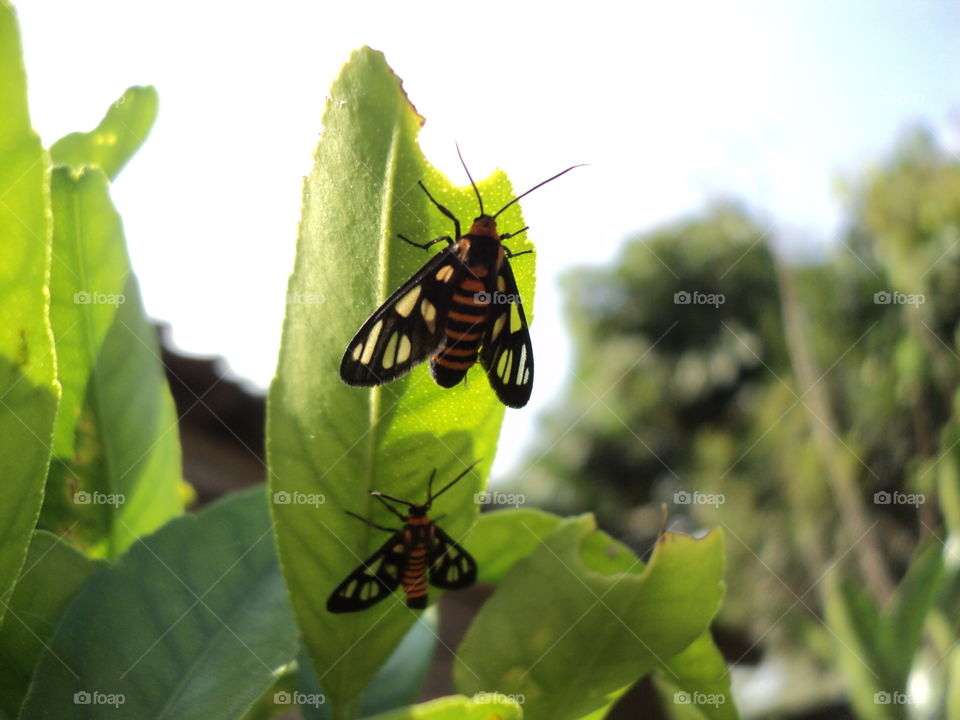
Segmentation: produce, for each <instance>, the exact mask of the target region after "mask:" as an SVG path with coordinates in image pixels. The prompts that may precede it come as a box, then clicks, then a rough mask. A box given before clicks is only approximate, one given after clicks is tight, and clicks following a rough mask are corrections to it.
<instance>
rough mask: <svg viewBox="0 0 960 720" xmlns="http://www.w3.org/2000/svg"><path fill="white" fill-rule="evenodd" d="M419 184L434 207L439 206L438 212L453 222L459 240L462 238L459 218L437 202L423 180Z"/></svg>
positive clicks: (418, 181)
mask: <svg viewBox="0 0 960 720" xmlns="http://www.w3.org/2000/svg"><path fill="white" fill-rule="evenodd" d="M417 184H418V185H419V186H420V189H421V190H423V191H424V192H425V193H426V194H427V197H428V198H430V202H432V203H433V204H434V205H436V206H437V210H439V211H440V212H442V213H443V214H444V215H446V216H447V217H448V218H450V219H451V220H452V221H453V229H454V232H455V233H456V235H457V238H460V237H461V233H460V221H459V220H457V216H456V215H454V214H453V213H452V212H450V211H449V210H447V209H446V208H445V207H444V206H443V205H441V204H440V203H438V202H437V201H436V199H435V198H434V197H433V195H431V194H430V191H429V190H427V186H426V185H424V184H423V181H422V180H417Z"/></svg>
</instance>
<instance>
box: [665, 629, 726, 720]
mask: <svg viewBox="0 0 960 720" xmlns="http://www.w3.org/2000/svg"><path fill="white" fill-rule="evenodd" d="M657 680H658V683H657V689H658V690H659V691H660V697H661V699H662V700H663V702H664V705H665V706H666V707H667V709H668V711H671V710H676V711H677V712H674V714H673V715H672V716H673V717H679V716H680V713H681V712H684V711H688V710H695V711H696V712H697V713H699V716H700V717H704V718H709V719H710V720H736V718H738V717H740V714H739V713H738V712H737V706H736V704H735V703H734V702H733V695H732V694H731V692H730V672H729V670H728V669H727V663H726V662H725V661H724V659H723V656H722V655H721V654H720V651H719V650H718V649H717V646H716V645H715V644H714V642H713V636H712V635H711V634H710V631H709V630H708V631H707V632H705V633H703V634H702V635H701V636H700V637H698V638H697V639H696V640H694V641H693V642H692V643H690V645H688V646H687V647H686V648H685V649H684V650H683V651H682V652H679V653H677V654H676V655H674V656H673V657H671V658H667V659H666V660H664V661H663V662H662V663H660V667H659V668H658V669H657Z"/></svg>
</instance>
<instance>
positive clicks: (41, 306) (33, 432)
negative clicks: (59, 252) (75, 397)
mask: <svg viewBox="0 0 960 720" xmlns="http://www.w3.org/2000/svg"><path fill="white" fill-rule="evenodd" d="M0 108H3V111H2V112H0V157H2V158H3V162H2V163H0V258H2V259H3V260H2V262H0V623H2V622H3V616H4V610H5V609H6V606H7V604H8V603H9V602H10V595H11V593H12V592H13V585H14V583H15V582H16V579H17V576H18V575H19V574H20V568H21V567H22V566H23V562H24V558H25V556H26V554H27V547H28V546H29V544H30V538H31V535H32V533H33V529H34V526H35V524H36V520H37V514H38V513H39V511H40V505H41V502H42V501H43V480H44V478H45V477H46V475H47V468H48V466H49V463H50V453H51V449H50V446H51V442H52V436H53V423H54V418H55V416H56V412H57V401H58V398H59V386H58V385H57V382H56V377H55V372H56V371H55V365H54V357H53V337H52V335H51V333H50V322H49V319H48V309H49V308H48V305H47V282H48V276H49V260H50V222H49V216H50V204H49V194H48V186H47V173H48V171H49V158H48V157H47V155H46V153H45V152H44V150H43V148H42V147H41V145H40V139H39V138H38V137H37V134H36V133H35V132H34V131H33V128H32V127H31V125H30V116H29V112H28V110H27V89H26V78H25V76H24V70H23V61H22V59H21V51H20V33H19V31H18V29H17V19H16V15H15V14H14V11H13V8H12V7H11V6H10V4H9V3H7V2H5V1H4V0H0Z"/></svg>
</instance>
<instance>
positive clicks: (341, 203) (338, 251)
mask: <svg viewBox="0 0 960 720" xmlns="http://www.w3.org/2000/svg"><path fill="white" fill-rule="evenodd" d="M329 97H330V99H329V102H328V104H327V108H326V112H325V114H324V131H323V135H322V136H321V139H320V143H319V145H318V147H317V151H316V161H315V164H314V167H313V170H312V171H311V173H310V175H309V177H308V178H307V180H306V182H305V185H304V199H303V218H302V222H301V226H300V238H299V242H298V246H297V256H296V265H295V268H294V272H293V276H292V277H291V280H290V285H289V293H288V306H287V315H286V320H285V323H284V331H283V340H282V345H281V351H280V360H279V365H278V370H277V376H276V379H275V380H274V382H273V385H272V386H271V389H270V395H269V400H268V413H267V455H268V460H269V467H270V490H271V493H272V494H273V496H274V497H276V498H279V499H281V500H288V501H289V502H288V503H286V504H277V503H274V505H273V516H274V519H275V520H276V523H277V524H276V534H277V542H278V546H279V553H280V558H281V565H282V567H283V572H284V577H285V579H286V582H287V587H288V589H289V591H290V596H291V600H292V603H293V607H294V611H295V613H296V615H297V618H298V622H299V625H300V628H301V630H302V632H303V635H304V640H305V643H306V646H307V649H308V651H309V652H310V655H311V658H312V660H313V664H314V666H315V668H316V670H317V673H318V675H319V681H320V683H321V684H322V685H323V687H324V688H325V690H326V692H327V694H328V695H329V697H330V698H331V701H332V702H333V704H334V707H335V708H338V707H339V708H342V710H341V711H338V712H337V713H335V715H338V716H350V715H354V714H355V713H356V707H355V703H356V700H357V698H358V696H359V694H360V692H361V691H362V689H363V688H364V687H365V686H366V685H367V683H368V682H369V681H370V679H371V678H372V677H373V676H374V674H375V673H376V671H377V669H378V668H379V667H380V666H381V665H382V664H383V663H384V661H385V660H386V658H387V657H388V656H389V654H390V652H391V651H392V650H393V648H394V646H396V644H397V643H398V642H399V641H400V638H401V637H403V635H404V633H405V632H406V631H407V629H408V628H409V626H410V624H411V623H412V622H414V619H415V613H413V612H411V611H409V610H408V609H407V608H406V607H405V606H404V605H403V603H402V602H401V600H400V598H399V597H398V598H394V599H391V600H389V601H387V602H384V603H381V604H380V605H379V606H376V607H375V608H373V609H370V610H368V611H366V612H362V613H351V614H346V615H331V614H330V613H328V612H327V611H326V609H325V602H326V599H327V596H328V595H329V593H330V592H331V591H332V590H333V588H334V587H335V586H336V585H337V583H339V582H340V581H341V580H343V578H344V577H346V575H347V574H348V573H349V572H350V571H351V570H353V569H354V568H355V567H356V566H357V565H358V564H359V563H360V561H361V560H362V559H364V558H365V557H366V556H367V555H369V554H370V553H371V552H372V551H373V550H374V549H375V548H376V547H377V546H378V545H380V544H381V543H383V542H384V540H385V535H384V534H383V533H382V532H380V531H377V530H371V528H369V527H368V526H366V525H364V524H363V523H361V522H359V521H358V520H356V519H354V518H351V517H349V516H347V515H346V514H345V512H344V511H345V510H351V511H354V512H356V513H359V514H361V515H363V516H364V517H369V518H371V519H374V520H375V521H377V522H380V523H381V524H383V523H391V524H392V525H395V524H396V523H397V520H396V518H394V517H393V516H391V515H389V514H387V513H386V511H385V510H384V509H383V508H382V507H381V506H380V505H379V504H378V503H376V502H375V501H374V500H373V499H372V498H371V497H370V496H369V494H368V493H369V491H370V490H374V489H377V490H382V491H385V492H388V493H391V494H393V495H396V496H399V497H403V498H407V499H410V500H421V501H422V500H423V499H425V496H426V490H427V476H428V475H429V473H430V471H431V470H432V469H434V468H436V469H437V471H438V473H437V477H438V482H443V481H446V480H449V479H452V478H453V477H454V476H455V475H456V474H457V473H459V472H460V471H462V470H463V469H464V468H465V466H466V465H468V464H469V463H470V462H472V461H474V460H477V459H480V460H482V462H481V463H480V465H479V467H478V470H477V472H476V473H474V474H471V475H470V476H468V477H467V478H465V479H464V480H463V481H462V482H461V483H460V484H459V485H458V486H456V487H454V488H453V489H452V490H451V491H450V492H448V493H447V494H446V495H444V496H443V497H442V498H441V499H440V500H439V501H438V503H437V505H436V506H435V508H434V511H435V513H436V514H446V515H447V518H446V519H445V520H444V521H443V523H442V524H443V527H444V528H445V529H446V530H447V532H448V533H450V535H451V536H452V537H454V538H455V539H456V538H459V537H460V536H461V535H462V534H463V533H464V532H465V531H466V530H467V529H468V528H469V527H470V525H471V523H472V522H473V519H474V517H475V514H476V505H475V503H474V493H475V492H476V491H477V490H478V489H479V488H480V487H481V483H482V481H481V478H483V477H484V476H485V474H486V472H487V470H488V468H489V466H490V463H491V462H492V460H493V456H494V451H495V447H496V442H497V435H498V432H499V428H500V423H501V420H502V418H503V412H504V409H503V406H502V405H501V404H500V403H499V402H498V401H497V399H496V397H495V396H494V394H493V392H492V391H491V390H490V388H489V386H488V383H487V381H486V378H485V377H484V376H483V374H482V370H481V369H480V368H479V367H477V368H474V369H473V370H471V371H470V374H469V376H468V381H469V382H468V383H466V384H461V385H460V386H458V387H456V388H453V389H450V390H443V389H441V388H439V387H438V386H436V385H435V384H434V383H433V382H432V381H431V379H430V377H429V375H428V370H427V367H426V366H425V365H421V366H420V367H418V368H416V369H415V370H414V371H413V372H412V373H410V374H409V375H408V376H406V377H405V378H403V379H401V380H398V381H396V382H393V383H391V384H389V385H386V386H384V387H382V388H373V389H364V388H356V387H347V386H346V385H344V384H342V383H341V382H340V379H339V372H338V368H339V365H340V358H341V355H342V353H343V351H344V349H345V348H346V346H347V343H348V342H349V341H350V339H351V338H352V337H353V334H354V333H355V332H356V330H357V328H359V327H360V324H361V323H362V321H363V320H364V319H365V317H366V316H367V315H368V314H370V313H371V312H372V311H373V310H374V309H376V308H377V306H378V305H380V303H381V302H382V301H383V300H384V299H385V298H386V296H387V294H388V293H389V292H391V291H392V290H393V289H395V288H396V287H397V286H399V285H400V284H401V283H402V282H403V281H404V280H405V279H407V278H408V277H409V276H410V275H411V274H412V273H413V272H414V271H415V270H416V269H417V268H418V267H420V266H421V265H422V264H423V263H424V262H425V261H426V260H427V259H428V257H429V255H428V254H427V253H424V252H422V251H420V250H417V249H416V248H413V247H411V246H410V245H407V244H406V243H404V242H402V241H400V240H399V239H398V238H397V237H396V236H397V233H404V234H405V235H407V236H408V237H411V238H414V239H417V240H420V239H429V238H434V237H437V236H440V235H448V234H450V233H451V232H452V231H453V228H452V227H451V223H450V221H449V220H447V219H446V218H444V217H443V216H442V215H441V214H440V213H439V212H438V211H437V210H436V208H434V207H433V206H431V205H430V204H429V202H428V201H427V199H426V197H425V195H424V194H423V192H422V191H421V190H420V189H419V188H418V187H417V181H418V180H421V179H422V180H423V181H424V183H425V184H426V185H427V186H428V187H429V188H430V191H431V192H432V193H433V194H434V196H435V197H436V198H437V199H438V200H439V201H440V202H442V203H443V204H445V205H446V206H447V207H448V208H449V209H450V210H451V211H452V212H453V213H454V214H456V215H457V216H458V217H460V218H461V219H462V220H463V221H465V222H469V221H470V220H471V219H472V218H473V217H474V216H475V215H476V213H477V204H476V198H475V197H474V195H473V192H472V190H471V189H469V188H456V187H454V186H452V185H451V184H450V183H449V181H447V180H446V179H445V178H444V177H443V176H442V175H441V174H440V173H439V172H438V171H437V170H435V169H434V168H432V167H431V166H430V165H429V164H428V163H427V161H426V160H425V158H424V157H423V155H422V154H421V152H420V150H419V148H418V146H417V132H418V129H419V125H420V122H421V118H420V117H419V116H418V115H417V114H416V112H415V111H414V109H413V107H412V106H411V104H410V102H409V101H408V100H407V98H406V96H405V95H404V93H403V90H402V89H401V87H400V82H399V80H398V78H397V77H396V76H395V75H394V74H393V72H392V71H391V70H390V68H389V67H388V66H387V64H386V61H385V60H384V58H383V56H382V55H381V54H380V53H378V52H375V51H373V50H370V49H368V48H365V49H362V50H358V51H356V52H355V53H354V54H353V55H352V57H351V59H350V62H349V63H348V64H347V65H345V66H344V68H343V70H342V72H341V74H340V77H339V78H338V79H337V81H336V82H335V83H334V85H333V87H332V89H331V90H330V93H329ZM479 187H480V191H481V192H482V193H483V197H484V200H485V204H486V205H487V206H488V207H490V208H498V207H501V206H502V205H504V204H506V202H508V200H509V199H510V197H511V192H512V190H511V187H510V184H509V183H508V182H507V179H506V177H505V176H504V175H503V174H502V173H499V172H498V173H495V174H494V176H493V177H492V178H491V179H488V180H486V181H484V182H481V183H479ZM499 222H500V224H501V227H502V228H503V229H505V230H518V229H520V228H522V227H523V220H522V218H521V216H520V210H519V207H518V206H517V205H514V206H512V207H511V208H509V209H508V210H507V211H506V212H504V214H503V215H502V216H501V218H500V220H499ZM529 247H530V245H529V242H528V241H527V240H526V237H525V235H522V236H520V237H518V238H517V240H516V243H514V242H513V241H511V248H512V249H513V250H514V251H518V250H524V249H529ZM514 268H515V275H516V277H517V282H518V284H519V288H520V291H521V293H522V294H523V296H524V304H525V306H526V307H527V308H530V307H531V306H532V299H533V298H532V293H533V256H532V255H527V256H524V257H522V258H518V259H517V261H516V262H515V263H514ZM298 498H300V500H298ZM320 499H323V500H325V502H323V503H320ZM433 595H434V596H435V595H436V593H433Z"/></svg>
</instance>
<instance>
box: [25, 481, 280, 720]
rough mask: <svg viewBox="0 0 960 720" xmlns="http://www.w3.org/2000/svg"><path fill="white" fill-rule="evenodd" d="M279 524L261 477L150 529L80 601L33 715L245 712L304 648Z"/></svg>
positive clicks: (41, 675) (32, 699)
mask: <svg viewBox="0 0 960 720" xmlns="http://www.w3.org/2000/svg"><path fill="white" fill-rule="evenodd" d="M270 530H271V527H270V521H269V518H268V514H267V508H266V502H265V499H264V494H263V488H262V487H261V488H256V489H254V490H252V491H249V492H246V493H243V494H241V495H237V496H232V497H230V498H228V499H226V500H224V501H221V502H219V503H217V504H216V505H214V506H212V507H211V508H209V509H208V510H205V511H204V512H202V513H200V514H199V515H189V516H184V517H180V518H177V519H176V520H174V521H172V522H170V523H168V524H167V525H166V526H165V527H163V528H162V529H161V530H159V531H158V532H156V533H154V534H153V535H150V536H148V537H145V538H142V539H141V540H140V541H139V542H138V543H136V544H135V545H133V546H132V547H131V548H130V550H129V551H128V552H127V553H126V554H125V555H123V556H122V557H121V558H120V559H119V560H118V561H117V563H116V564H115V565H114V566H112V567H110V568H109V569H107V570H104V571H103V572H101V573H99V574H97V575H95V576H94V577H93V578H92V579H91V580H90V582H89V583H87V585H86V586H85V587H84V588H83V590H82V591H81V592H80V594H79V595H77V597H76V599H75V600H74V601H73V602H72V603H71V604H70V607H69V608H68V609H67V612H66V614H65V615H64V617H63V620H62V622H61V624H60V626H59V628H58V629H57V632H56V634H55V635H54V638H53V642H52V643H51V645H50V650H49V651H48V652H45V653H44V654H43V656H42V657H41V660H40V664H39V666H38V668H37V671H36V674H35V677H34V681H33V683H32V684H31V686H30V690H29V693H28V696H27V699H26V701H25V703H24V709H23V717H57V718H99V717H109V718H116V717H118V712H119V714H120V716H122V717H130V718H147V717H149V718H177V719H178V720H179V719H180V718H205V719H210V718H224V719H228V718H229V719H230V720H232V719H233V718H236V717H239V716H241V715H242V714H243V713H244V712H245V711H246V710H247V709H248V708H249V707H250V706H251V705H253V704H254V702H256V701H257V699H258V698H260V697H261V696H262V694H263V693H264V692H265V691H266V690H267V689H268V688H269V687H270V686H271V685H272V684H273V683H274V680H275V679H276V677H277V676H279V675H280V674H281V673H282V672H283V670H284V668H285V666H287V665H288V664H289V663H291V662H292V661H293V660H294V657H295V655H296V652H297V632H296V627H295V625H294V622H293V616H292V614H291V612H290V609H289V605H288V604H287V600H286V593H285V592H284V588H283V582H282V580H281V578H280V572H279V569H278V567H277V561H276V556H275V555H274V550H273V544H272V543H271V535H270ZM85 700H86V701H87V702H84V701H85Z"/></svg>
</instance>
